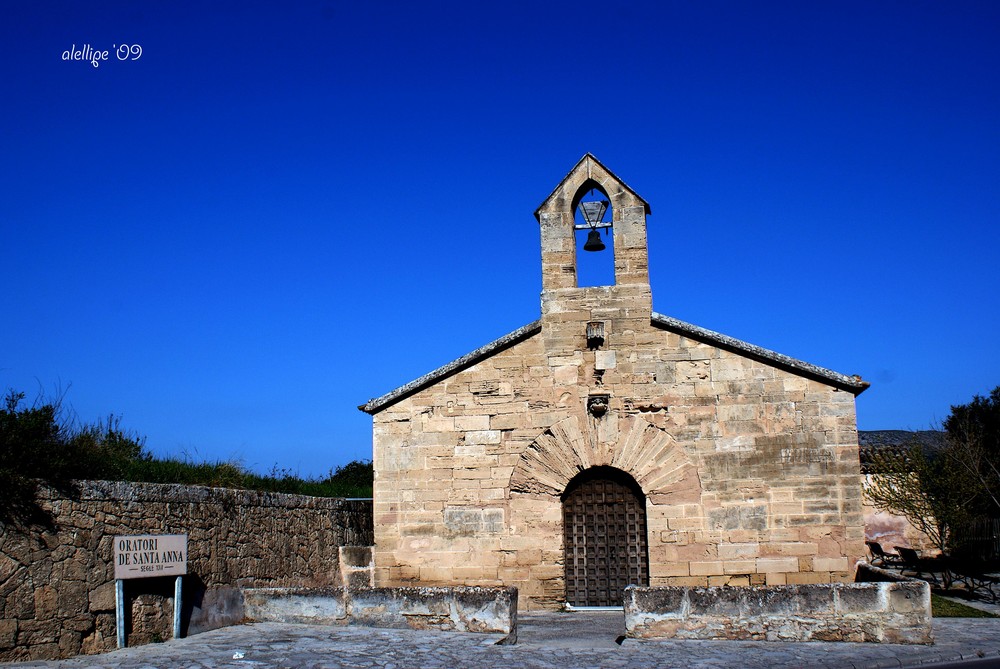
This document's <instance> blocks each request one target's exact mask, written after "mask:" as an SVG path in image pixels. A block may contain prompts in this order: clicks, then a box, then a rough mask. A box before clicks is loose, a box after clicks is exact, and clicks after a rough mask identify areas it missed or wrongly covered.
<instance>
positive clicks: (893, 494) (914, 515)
mask: <svg viewBox="0 0 1000 669" xmlns="http://www.w3.org/2000/svg"><path fill="white" fill-rule="evenodd" d="M947 450H948V446H945V448H944V449H943V450H942V451H939V452H936V453H933V452H931V453H928V452H926V450H925V448H924V446H923V445H922V444H920V443H917V442H911V443H909V444H906V445H904V446H902V447H899V448H882V449H879V450H877V451H876V452H875V453H873V454H872V455H871V462H870V465H869V466H870V469H871V471H873V472H874V473H873V474H872V476H871V479H870V481H869V484H868V486H867V487H866V489H865V495H866V496H867V497H868V499H869V500H870V501H871V503H872V504H874V505H875V506H876V507H877V508H879V509H881V510H885V511H890V512H891V513H894V514H896V515H898V516H902V517H904V518H906V519H907V520H908V521H909V522H910V524H911V525H913V526H914V527H916V528H917V529H919V530H920V531H921V532H923V533H924V534H926V535H927V536H928V538H930V540H931V541H932V542H933V543H934V545H935V546H936V547H937V548H938V549H939V550H941V551H942V552H945V551H947V550H949V549H950V548H952V547H953V545H954V538H955V535H954V530H955V529H956V528H958V527H961V526H962V525H963V524H965V523H967V522H968V521H969V520H970V518H971V516H970V515H969V511H968V510H969V504H970V503H971V502H973V501H974V500H975V498H976V496H977V495H978V487H977V486H976V485H975V481H974V479H973V478H972V477H971V476H970V474H969V472H968V470H967V469H966V468H964V467H962V466H961V465H959V464H958V463H957V462H956V461H955V460H954V458H951V457H948V456H946V455H945V454H944V452H945V451H947Z"/></svg>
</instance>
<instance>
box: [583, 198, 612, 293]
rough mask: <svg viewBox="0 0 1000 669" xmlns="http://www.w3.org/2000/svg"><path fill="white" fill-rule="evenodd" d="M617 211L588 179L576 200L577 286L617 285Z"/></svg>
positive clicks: (609, 200)
mask: <svg viewBox="0 0 1000 669" xmlns="http://www.w3.org/2000/svg"><path fill="white" fill-rule="evenodd" d="M613 222H614V211H613V208H612V203H611V198H610V196H608V194H607V191H605V190H604V188H602V187H601V185H600V184H598V183H597V182H596V181H594V180H593V179H588V180H587V181H586V182H584V184H583V185H582V186H581V187H580V189H579V190H578V191H577V193H576V196H575V197H574V198H573V229H574V246H575V248H576V285H577V287H578V288H583V287H585V286H613V285H615V247H614V237H615V236H614V232H613V227H612V225H613Z"/></svg>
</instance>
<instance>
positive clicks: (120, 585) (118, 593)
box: [115, 578, 125, 648]
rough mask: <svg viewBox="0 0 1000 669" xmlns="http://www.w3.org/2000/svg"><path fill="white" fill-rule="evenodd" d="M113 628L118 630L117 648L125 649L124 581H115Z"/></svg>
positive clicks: (118, 579)
mask: <svg viewBox="0 0 1000 669" xmlns="http://www.w3.org/2000/svg"><path fill="white" fill-rule="evenodd" d="M115 626H116V627H117V628H118V647H119V648H124V647H125V581H124V580H123V579H120V578H116V579H115Z"/></svg>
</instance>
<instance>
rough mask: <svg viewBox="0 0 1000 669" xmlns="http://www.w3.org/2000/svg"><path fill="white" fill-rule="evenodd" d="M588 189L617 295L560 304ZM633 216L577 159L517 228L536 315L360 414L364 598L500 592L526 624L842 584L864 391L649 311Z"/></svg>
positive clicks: (635, 205) (631, 200)
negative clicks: (703, 592) (368, 496)
mask: <svg viewBox="0 0 1000 669" xmlns="http://www.w3.org/2000/svg"><path fill="white" fill-rule="evenodd" d="M591 192H593V193H600V196H601V197H603V198H604V199H605V200H606V201H608V202H609V205H610V219H611V220H610V231H611V234H612V235H613V237H612V239H613V243H612V247H613V254H614V270H615V278H614V285H609V286H596V287H578V285H577V243H576V233H577V228H578V227H580V226H579V225H578V224H577V223H576V222H575V212H576V210H577V208H578V205H579V204H580V202H581V200H582V199H583V198H584V197H585V196H586V194H588V193H591ZM649 213H650V207H649V205H648V204H647V203H646V202H645V201H644V200H643V199H642V198H641V197H640V196H639V195H638V194H636V193H635V192H634V191H633V190H632V189H631V188H629V187H628V186H627V185H626V184H625V183H624V182H623V181H622V180H621V179H619V178H618V177H617V176H615V175H614V174H613V173H612V172H611V171H610V170H608V169H607V168H606V167H605V166H604V165H602V164H601V163H600V162H599V161H598V160H597V159H596V158H595V157H594V156H592V155H591V154H587V155H585V156H584V157H583V158H582V159H581V160H580V161H579V162H578V163H577V164H576V166H575V167H573V169H572V170H571V171H570V172H569V174H567V175H566V177H565V178H563V180H562V181H561V182H560V183H559V185H558V186H556V188H555V190H554V191H553V192H552V193H551V195H549V197H548V198H546V200H545V201H544V202H543V203H542V205H541V206H540V207H539V208H538V210H537V211H536V212H535V216H536V218H537V219H538V222H539V226H540V230H541V259H542V297H541V318H540V319H539V320H537V321H535V322H533V323H529V324H528V325H525V326H523V327H521V328H519V329H517V330H514V331H513V332H511V333H510V334H508V335H506V336H504V337H501V338H500V339H498V340H496V341H494V342H492V343H490V344H487V345H486V346H483V347H482V348H480V349H477V350H475V351H473V352H471V353H468V354H467V355H464V356H462V357H460V358H458V359H456V360H455V361H454V362H452V363H449V364H448V365H445V366H444V367H441V368H439V369H437V370H434V371H432V372H430V373H429V374H427V375H425V376H422V377H420V378H419V379H416V380H415V381H413V382H411V383H408V384H406V385H404V386H402V387H400V388H397V389H396V390H394V391H392V392H389V393H387V394H385V395H383V396H381V397H378V398H375V399H373V400H371V401H369V402H367V403H366V404H364V405H362V406H361V407H360V408H361V409H362V410H363V411H366V412H367V413H370V414H371V415H372V417H373V423H374V426H373V433H374V438H373V462H374V467H375V488H374V514H375V518H374V520H375V578H376V584H377V585H379V586H401V585H510V586H516V587H517V588H518V589H519V595H520V607H521V608H522V609H539V608H557V607H560V606H563V605H567V604H568V605H570V606H575V607H588V606H608V605H610V606H615V605H620V604H621V590H622V588H624V587H625V586H626V585H628V584H637V585H653V586H656V585H727V584H728V585H733V586H739V585H758V584H769V585H772V584H785V583H789V584H791V583H826V582H831V581H844V580H851V579H853V569H854V564H855V562H856V561H857V560H858V559H860V558H862V557H863V556H864V553H865V552H864V543H863V541H864V527H863V520H862V478H861V472H860V466H859V460H858V436H857V420H856V415H855V397H856V396H857V395H858V394H859V393H861V392H862V391H863V390H864V389H865V388H867V387H868V384H867V383H866V382H864V381H862V380H861V379H860V378H859V377H857V376H846V375H843V374H839V373H837V372H833V371H830V370H828V369H824V368H821V367H817V366H814V365H811V364H808V363H805V362H802V361H800V360H796V359H793V358H790V357H787V356H784V355H781V354H779V353H775V352H773V351H769V350H766V349H763V348H760V347H758V346H754V345H752V344H749V343H747V342H743V341H740V340H737V339H733V338H731V337H728V336H725V335H722V334H719V333H717V332H713V331H711V330H706V329H703V328H701V327H698V326H695V325H692V324H689V323H685V322H683V321H680V320H677V319H674V318H671V317H669V316H666V315H663V314H659V313H656V312H654V311H653V309H652V296H651V291H650V285H649V273H648V265H649V263H648V252H647V244H646V217H647V215H649Z"/></svg>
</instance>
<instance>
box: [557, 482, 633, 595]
mask: <svg viewBox="0 0 1000 669" xmlns="http://www.w3.org/2000/svg"><path fill="white" fill-rule="evenodd" d="M563 528H564V533H565V541H566V601H567V603H569V604H572V605H574V606H621V604H622V590H623V589H624V588H625V586H626V585H629V584H635V585H649V557H648V555H649V553H648V550H647V543H646V503H645V500H644V499H642V496H641V493H637V492H636V491H634V490H633V489H632V487H631V486H628V485H626V484H625V483H622V482H619V481H617V480H613V479H609V478H592V479H589V480H584V481H581V482H580V483H579V484H578V485H576V486H574V487H572V488H571V489H570V490H568V492H567V494H566V496H565V497H564V498H563Z"/></svg>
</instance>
